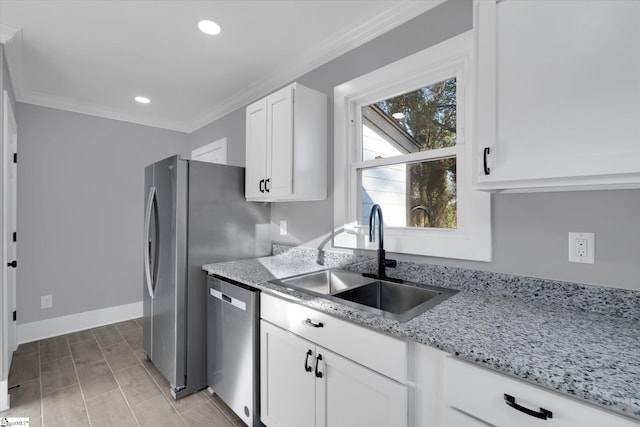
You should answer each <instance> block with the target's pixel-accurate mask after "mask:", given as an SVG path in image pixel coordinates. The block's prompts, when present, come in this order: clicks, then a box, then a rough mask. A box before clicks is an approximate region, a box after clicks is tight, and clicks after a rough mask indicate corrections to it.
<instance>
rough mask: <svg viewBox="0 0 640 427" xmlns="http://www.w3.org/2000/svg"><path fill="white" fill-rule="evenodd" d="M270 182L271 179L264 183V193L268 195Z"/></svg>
mask: <svg viewBox="0 0 640 427" xmlns="http://www.w3.org/2000/svg"><path fill="white" fill-rule="evenodd" d="M269 181H271V178H267V179H266V180H265V181H264V191H266V192H267V193H268V192H269Z"/></svg>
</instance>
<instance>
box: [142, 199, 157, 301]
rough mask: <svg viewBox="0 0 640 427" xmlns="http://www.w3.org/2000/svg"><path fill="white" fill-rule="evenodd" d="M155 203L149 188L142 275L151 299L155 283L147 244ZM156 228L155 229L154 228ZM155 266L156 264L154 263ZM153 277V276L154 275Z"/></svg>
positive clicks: (153, 294)
mask: <svg viewBox="0 0 640 427" xmlns="http://www.w3.org/2000/svg"><path fill="white" fill-rule="evenodd" d="M155 203H156V187H151V189H150V190H149V197H148V199H147V212H146V214H145V216H144V230H145V232H144V234H145V245H144V273H145V280H146V282H147V290H148V291H149V296H150V297H151V298H154V297H155V283H153V279H154V278H153V277H152V276H151V254H150V250H149V249H150V248H149V246H148V243H149V237H150V236H149V233H150V232H151V213H152V212H153V208H154V205H155ZM156 228H157V227H156ZM155 244H156V250H155V253H156V254H157V253H158V251H157V247H158V237H157V236H156V238H155ZM156 265H157V262H156ZM154 276H155V275H154Z"/></svg>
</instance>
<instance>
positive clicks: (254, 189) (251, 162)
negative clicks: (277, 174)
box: [244, 99, 267, 200]
mask: <svg viewBox="0 0 640 427" xmlns="http://www.w3.org/2000/svg"><path fill="white" fill-rule="evenodd" d="M246 119H247V123H246V129H247V135H246V141H247V142H246V144H247V145H246V157H245V159H246V165H245V182H244V185H245V197H246V198H247V199H253V200H256V199H265V198H266V193H265V192H264V186H265V181H266V179H267V162H266V155H267V100H266V99H262V100H260V101H258V102H256V103H254V104H251V105H250V106H248V107H247V117H246ZM261 190H262V191H261Z"/></svg>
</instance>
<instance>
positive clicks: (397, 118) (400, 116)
mask: <svg viewBox="0 0 640 427" xmlns="http://www.w3.org/2000/svg"><path fill="white" fill-rule="evenodd" d="M391 117H393V118H394V119H396V120H402V119H404V113H393V114H392V115H391Z"/></svg>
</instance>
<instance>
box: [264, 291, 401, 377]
mask: <svg viewBox="0 0 640 427" xmlns="http://www.w3.org/2000/svg"><path fill="white" fill-rule="evenodd" d="M260 317H261V318H262V319H264V320H267V321H269V322H271V323H273V324H275V325H278V326H280V327H281V328H283V329H286V330H288V331H291V332H293V333H294V334H296V335H299V336H301V337H303V338H306V339H308V340H310V341H313V342H314V343H316V344H318V345H321V346H323V347H325V348H327V349H329V350H331V351H334V352H336V353H338V354H341V355H343V356H345V357H346V358H348V359H351V360H353V361H355V362H357V363H360V364H362V365H364V366H366V367H368V368H370V369H373V370H374V371H377V372H380V373H382V374H384V375H386V376H388V377H390V378H393V379H394V380H396V381H399V382H401V383H404V382H406V381H407V342H406V341H403V340H400V339H398V338H394V337H391V336H388V335H385V334H381V333H378V332H375V331H372V330H370V329H367V328H365V327H362V326H358V325H355V324H353V323H350V322H347V321H344V320H340V319H337V318H335V317H332V316H330V315H328V314H325V313H321V312H319V311H316V310H313V309H310V308H308V307H304V306H302V305H299V304H296V303H293V302H288V301H285V300H283V299H281V298H278V297H275V296H273V295H269V294H266V293H264V292H262V294H261V300H260ZM314 324H315V326H314ZM320 325H322V326H320Z"/></svg>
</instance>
